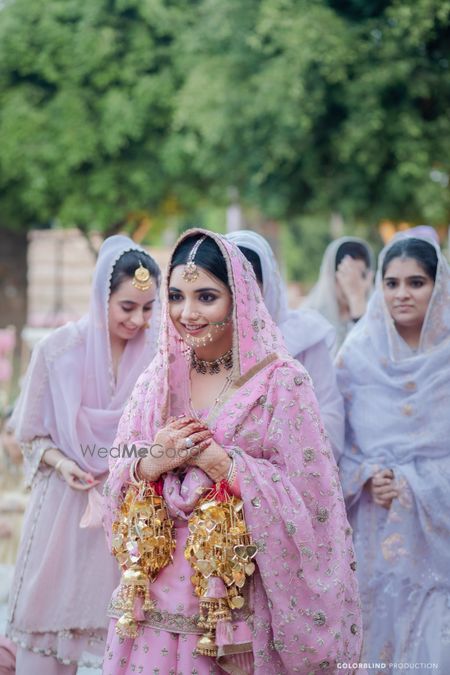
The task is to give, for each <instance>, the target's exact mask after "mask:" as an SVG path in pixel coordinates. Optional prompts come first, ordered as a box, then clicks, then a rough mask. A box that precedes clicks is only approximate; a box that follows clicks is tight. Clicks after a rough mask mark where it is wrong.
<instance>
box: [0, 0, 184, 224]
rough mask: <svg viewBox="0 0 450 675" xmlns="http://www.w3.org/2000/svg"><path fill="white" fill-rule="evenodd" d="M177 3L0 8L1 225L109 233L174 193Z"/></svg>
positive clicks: (26, 3)
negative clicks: (170, 139)
mask: <svg viewBox="0 0 450 675" xmlns="http://www.w3.org/2000/svg"><path fill="white" fill-rule="evenodd" d="M182 8H183V2H178V3H177V4H174V3H171V2H164V0H116V1H115V2H112V1H110V0H32V1H31V0H13V1H11V2H9V3H6V6H5V7H4V8H3V9H2V10H1V11H0V109H1V116H0V147H1V148H2V151H1V153H0V187H1V202H0V204H1V209H2V216H3V220H4V221H5V222H10V223H23V222H25V223H32V222H33V221H34V222H36V221H40V222H42V221H48V220H51V219H55V218H56V219H58V220H59V221H60V222H62V223H76V224H81V225H89V226H93V227H101V228H104V227H107V226H110V225H111V224H112V223H115V222H116V221H119V222H120V221H122V220H123V218H124V217H126V216H127V214H130V213H132V212H134V211H139V212H140V211H142V210H143V209H156V208H157V207H158V205H160V204H161V202H162V201H163V200H164V199H165V197H166V195H167V194H168V193H169V189H168V179H167V176H166V173H165V171H164V167H163V162H162V159H161V153H162V148H163V146H164V143H165V140H166V138H167V136H168V134H169V133H170V120H171V115H172V104H173V92H174V91H175V89H176V87H177V82H176V73H175V71H174V69H173V65H172V60H171V44H172V41H173V33H174V31H176V30H177V26H178V22H179V13H178V12H179V11H180V10H181V9H182Z"/></svg>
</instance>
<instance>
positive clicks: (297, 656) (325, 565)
mask: <svg viewBox="0 0 450 675" xmlns="http://www.w3.org/2000/svg"><path fill="white" fill-rule="evenodd" d="M193 232H201V233H202V234H204V235H206V236H209V237H212V238H213V239H214V240H215V241H216V242H217V244H218V246H219V247H220V249H221V251H222V253H223V254H224V257H225V260H226V262H227V266H228V275H229V279H230V285H231V288H232V292H233V298H234V303H233V324H234V345H233V349H234V352H233V353H234V359H233V371H232V373H233V385H232V387H231V389H230V390H229V391H228V394H227V397H226V399H225V400H223V401H222V403H221V404H220V405H219V406H216V407H215V408H213V409H212V411H211V412H210V415H209V417H208V419H207V423H208V425H209V426H210V428H211V429H212V431H213V433H214V438H215V439H216V441H217V442H218V443H220V444H221V445H222V446H223V447H225V448H226V449H227V450H229V451H234V453H235V457H236V462H237V465H238V473H239V481H240V486H241V493H242V498H243V500H244V504H245V516H246V520H247V524H248V526H249V528H250V529H251V531H252V533H253V537H254V539H255V540H256V542H257V544H258V547H259V552H258V554H257V556H256V563H257V572H256V573H255V576H254V582H253V585H252V592H251V605H252V609H253V613H254V616H253V647H252V649H253V654H254V659H255V670H254V672H255V673H256V674H257V675H269V674H270V675H273V673H278V672H279V673H291V672H292V673H293V672H299V673H307V672H316V671H317V672H318V671H319V670H320V672H329V673H330V672H335V671H336V672H337V666H336V663H337V662H338V661H346V662H348V661H353V660H354V659H355V658H358V656H359V651H360V645H361V629H360V613H359V602H358V591H357V585H356V578H355V575H354V573H353V571H352V568H351V563H352V560H353V551H352V543H351V531H350V529H349V527H348V523H347V520H346V515H345V508H344V503H343V498H342V493H341V488H340V485H339V480H338V475H337V468H336V464H335V462H334V459H333V456H332V452H331V450H330V447H329V444H328V441H327V438H326V435H325V433H324V429H323V425H322V422H321V420H320V416H319V414H318V407H317V401H316V399H315V396H314V393H313V390H312V387H311V384H310V380H309V377H308V375H307V374H306V372H305V370H304V369H303V368H302V366H301V365H300V364H299V363H298V362H296V361H294V360H293V359H292V358H291V357H290V356H289V355H288V353H287V351H286V348H285V347H284V345H283V342H282V338H281V335H280V333H279V331H278V329H277V328H276V326H275V324H274V323H273V321H272V319H271V318H270V315H269V313H268V311H267V309H266V307H265V305H264V303H263V300H262V297H261V294H260V291H259V288H258V286H257V283H256V279H255V276H254V273H253V270H252V269H251V265H250V263H248V262H247V261H246V259H245V258H244V256H243V255H242V254H241V253H240V251H239V250H238V248H237V247H236V246H235V245H234V244H232V243H231V242H229V241H227V240H226V239H224V238H223V237H221V236H220V235H216V234H213V233H211V232H207V231H203V230H194V231H192V230H191V231H189V232H187V233H185V234H184V235H183V237H185V236H188V235H189V234H191V233H193ZM183 237H182V238H181V239H183ZM165 293H166V296H167V282H166V284H165ZM188 383H189V376H188V363H187V360H186V357H185V354H184V346H183V343H182V342H181V341H180V338H179V336H178V334H177V333H176V331H175V329H174V327H173V325H172V323H171V321H170V319H169V316H168V306H167V297H166V298H165V302H164V305H163V318H162V325H161V334H160V341H159V351H158V355H157V357H156V358H155V360H154V361H153V363H152V364H151V366H150V367H149V368H148V369H147V371H146V372H145V373H144V374H143V375H142V376H141V377H140V378H139V381H138V383H137V385H136V387H135V390H134V392H133V395H132V397H131V399H130V402H129V404H128V406H127V408H126V410H125V413H124V415H123V417H122V420H121V422H120V425H119V431H118V438H117V439H116V444H123V443H125V442H128V443H129V442H130V441H133V442H135V443H136V444H137V445H139V444H142V445H145V446H148V444H149V443H151V441H152V439H153V438H154V436H155V433H156V431H157V430H158V429H159V428H161V427H162V426H163V425H164V424H165V422H166V420H167V418H168V417H169V415H177V414H181V413H186V414H192V411H191V409H190V404H189V384H188ZM129 463H130V461H129V460H117V461H113V462H111V465H110V476H109V479H108V483H107V489H106V493H107V500H108V514H107V518H106V520H107V528H108V529H109V531H110V527H111V522H112V520H113V519H114V517H115V513H116V510H117V507H118V505H119V504H120V501H121V499H122V495H123V488H124V486H125V485H126V483H127V482H128V480H129V477H128V472H129ZM199 474H200V475H202V476H203V478H200V484H204V485H208V484H210V481H209V478H207V476H205V475H204V474H202V472H199V470H198V469H190V470H188V472H187V475H186V477H185V479H184V481H183V484H182V486H181V487H180V488H179V489H176V479H175V478H174V476H173V474H168V475H167V476H166V477H165V486H164V496H165V498H166V502H167V503H168V506H169V508H171V509H172V512H173V510H176V511H177V514H178V515H181V516H182V515H183V512H184V513H185V516H187V515H188V513H189V512H190V511H191V510H192V507H193V504H195V501H196V499H197V496H196V494H195V489H197V488H198V485H199V480H198V479H197V480H194V475H197V476H198V475H199ZM183 487H184V488H187V489H185V490H184V491H183ZM168 488H170V489H168ZM228 672H235V671H233V670H229V671H228ZM236 672H237V671H236Z"/></svg>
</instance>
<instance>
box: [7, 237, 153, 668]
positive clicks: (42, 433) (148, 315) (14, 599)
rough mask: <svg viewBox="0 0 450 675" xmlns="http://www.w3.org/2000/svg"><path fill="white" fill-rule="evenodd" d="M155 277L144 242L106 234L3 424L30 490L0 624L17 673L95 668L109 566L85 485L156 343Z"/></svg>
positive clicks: (97, 506)
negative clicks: (85, 295) (80, 312)
mask: <svg viewBox="0 0 450 675" xmlns="http://www.w3.org/2000/svg"><path fill="white" fill-rule="evenodd" d="M159 277H160V273H159V269H158V266H157V265H156V263H155V262H154V260H153V259H152V258H151V257H150V256H149V255H148V254H147V253H146V252H145V251H144V249H142V248H141V247H140V246H138V245H137V244H135V243H134V242H133V241H131V240H130V239H128V238H127V237H123V236H114V237H110V238H109V239H107V240H106V241H105V242H104V243H103V245H102V247H101V249H100V252H99V257H98V260H97V264H96V268H95V274H94V281H93V286H92V293H91V303H90V308H89V314H88V315H87V316H85V317H84V318H83V319H81V320H80V321H78V322H76V323H69V324H67V325H66V326H63V327H62V328H60V329H58V330H57V331H55V332H54V333H53V334H51V335H50V336H49V337H48V338H46V339H45V340H43V341H42V342H41V343H39V344H38V346H37V347H36V348H35V350H34V352H33V356H32V360H31V363H30V366H29V368H28V371H27V375H26V378H25V382H24V385H23V389H22V392H21V395H20V398H19V400H18V403H17V406H16V408H15V410H14V414H13V417H12V420H11V423H10V426H11V427H12V429H13V430H14V433H15V436H16V438H17V440H18V441H19V442H20V443H21V444H22V447H23V452H24V470H25V476H26V480H27V483H28V485H29V486H31V488H32V492H31V498H30V502H29V505H28V509H27V513H26V516H25V522H24V527H23V535H22V542H21V547H20V550H19V554H18V560H17V565H16V573H15V579H14V583H13V588H12V592H11V596H10V605H9V617H8V621H9V623H8V629H7V630H8V634H9V636H10V637H11V639H12V640H14V642H16V643H17V645H18V650H17V665H16V672H17V673H18V675H30V674H31V673H33V675H52V674H61V675H62V674H66V673H67V675H71V674H73V673H76V671H77V667H78V665H93V664H96V665H99V664H100V661H101V658H100V657H101V655H102V653H103V651H104V638H105V634H106V631H105V628H106V625H107V619H106V608H107V604H108V601H109V598H110V595H111V592H112V589H113V588H114V586H115V585H116V583H117V569H116V565H115V561H114V560H113V559H112V558H111V556H110V555H109V552H108V550H107V547H106V546H105V541H104V536H103V532H102V529H101V521H100V519H99V515H101V496H100V494H99V492H98V491H97V486H98V487H99V489H100V488H101V484H102V483H103V482H104V479H105V476H106V473H107V471H108V457H107V454H108V449H109V448H111V446H112V442H113V440H114V436H115V433H116V430H117V425H118V422H119V419H120V416H121V414H122V411H123V407H124V405H125V402H126V400H127V398H128V397H129V395H130V393H131V391H132V388H133V386H134V384H135V382H136V380H137V378H138V376H139V375H140V373H141V372H142V371H143V370H144V368H145V367H146V366H147V365H148V363H149V362H150V360H151V359H152V357H153V355H154V353H155V350H156V337H157V331H158V321H159V308H158V307H155V305H157V304H158V299H157V298H158V285H159ZM149 322H151V327H150V328H149V325H148V324H149ZM100 448H102V450H100ZM99 512H100V514H99Z"/></svg>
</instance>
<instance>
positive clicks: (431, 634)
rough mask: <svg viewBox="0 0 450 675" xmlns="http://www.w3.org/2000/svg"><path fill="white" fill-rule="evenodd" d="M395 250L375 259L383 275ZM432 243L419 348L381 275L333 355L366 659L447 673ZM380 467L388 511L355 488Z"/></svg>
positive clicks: (447, 333)
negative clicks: (404, 334) (389, 474)
mask: <svg viewBox="0 0 450 675" xmlns="http://www.w3.org/2000/svg"><path fill="white" fill-rule="evenodd" d="M400 236H404V235H400ZM397 239H398V237H396V238H395V240H394V241H396V240H397ZM430 243H432V242H430ZM391 245H392V244H390V245H389V246H388V247H386V248H385V249H384V250H383V251H382V253H381V254H380V261H379V270H381V267H382V264H383V258H384V256H385V255H386V252H387V251H388V250H389V248H390V246H391ZM433 245H434V246H435V248H436V252H437V255H438V261H439V263H438V270H437V276H436V281H435V286H434V291H433V295H432V297H431V300H430V303H429V306H428V311H427V315H426V318H425V321H424V325H423V328H422V333H421V339H420V345H419V348H418V349H417V351H413V350H411V349H410V347H408V345H407V344H406V343H405V342H404V341H403V340H402V338H401V337H400V335H399V334H398V333H397V331H396V329H395V326H394V323H393V321H392V318H391V317H390V315H389V312H388V310H387V307H386V305H385V302H384V298H383V291H382V279H381V272H380V271H379V272H378V276H377V281H376V291H375V293H374V295H373V297H372V298H371V300H370V303H369V306H368V310H367V313H366V315H365V317H364V318H363V319H362V320H361V321H360V322H359V323H358V325H357V326H356V327H355V329H354V330H353V331H352V333H351V334H350V335H349V337H348V338H347V340H346V342H345V343H344V346H343V347H342V349H341V351H340V353H339V355H338V358H337V374H338V384H339V386H340V389H341V391H342V394H343V396H344V400H345V407H346V443H345V452H344V456H343V457H342V459H341V462H340V470H341V478H342V482H343V489H344V495H345V498H346V502H347V505H348V508H349V518H350V522H351V524H352V525H353V527H354V530H355V548H356V553H357V559H358V564H359V570H360V577H359V579H360V588H361V597H362V603H363V609H365V613H364V621H365V622H364V628H365V652H364V656H365V658H366V659H367V660H375V661H376V660H380V659H381V660H385V661H386V660H387V661H393V662H395V661H397V662H398V661H402V660H403V661H408V662H415V661H417V662H425V663H428V662H429V663H431V662H440V668H441V670H439V672H442V673H444V672H448V671H449V669H450V648H449V637H450V609H449V608H450V583H449V580H448V574H449V569H450V554H449V541H450V524H449V522H450V521H449V517H448V514H449V513H450V490H449V485H450V446H449V437H450V421H449V415H448V401H449V398H450V285H449V284H450V275H449V269H448V264H447V261H446V260H445V258H444V257H443V255H442V254H441V252H440V250H439V248H438V246H437V245H436V244H435V243H434V242H433ZM380 468H391V469H393V470H394V473H395V477H396V479H397V481H398V483H399V486H400V488H401V491H400V496H399V498H398V499H395V500H394V501H393V503H392V506H391V508H390V510H389V511H387V510H385V509H383V508H381V507H379V506H376V505H375V504H374V503H373V501H372V500H371V498H370V496H369V495H368V492H367V490H366V489H363V487H364V484H365V482H366V481H367V480H368V479H369V478H370V477H371V476H372V475H373V474H374V473H375V471H376V470H377V469H380Z"/></svg>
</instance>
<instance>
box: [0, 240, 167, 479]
mask: <svg viewBox="0 0 450 675" xmlns="http://www.w3.org/2000/svg"><path fill="white" fill-rule="evenodd" d="M133 250H136V251H142V250H144V249H142V247H140V246H139V245H138V244H135V243H134V242H133V241H132V240H131V239H129V238H128V237H124V236H121V235H116V236H113V237H109V238H108V239H106V240H105V241H104V243H103V244H102V246H101V248H100V252H99V257H98V260H97V264H96V267H95V272H94V279H93V284H92V291H91V300H90V307H89V313H88V315H87V316H85V317H83V318H82V319H80V320H79V321H77V322H76V323H69V324H67V325H66V326H63V327H62V328H59V329H58V330H56V331H55V332H54V333H52V334H51V335H50V336H49V337H48V338H46V339H44V340H43V341H42V342H41V343H39V344H38V345H37V346H36V348H35V349H34V351H33V355H32V359H31V363H30V365H29V367H28V371H27V374H26V377H25V381H24V384H23V387H22V391H21V394H20V397H19V399H18V402H17V404H16V407H15V410H14V414H13V417H12V420H11V423H10V426H11V427H12V428H13V429H14V431H15V435H16V438H17V440H18V441H20V442H21V443H23V444H29V443H30V442H31V441H33V440H34V439H36V438H43V439H46V438H49V439H50V445H53V446H54V447H57V448H59V449H60V450H61V451H62V452H63V453H64V454H65V455H66V456H67V457H69V458H70V459H73V460H75V461H76V462H77V464H79V466H80V467H81V468H82V469H84V470H85V471H91V472H92V473H93V474H94V475H95V476H98V475H101V474H104V473H105V472H107V470H108V460H107V458H104V457H99V456H98V454H97V453H96V452H94V453H93V454H92V455H91V454H90V453H89V452H85V453H83V452H82V450H81V446H83V447H84V448H85V447H86V446H87V445H89V446H91V447H93V446H94V445H96V446H97V448H98V447H106V448H109V447H111V444H112V441H113V440H114V436H115V433H116V430H117V425H118V423H119V420H120V416H121V414H122V412H123V408H124V405H125V403H126V401H127V399H128V397H129V395H130V393H131V391H132V388H133V386H134V384H135V382H136V380H137V378H138V376H139V375H140V374H141V373H142V371H143V370H144V368H145V367H146V366H147V365H148V364H149V362H150V361H151V359H152V357H153V356H154V354H155V347H156V337H157V334H158V328H159V313H160V312H159V300H158V299H157V300H156V302H155V307H154V310H153V314H152V321H151V327H150V328H149V329H146V330H142V331H140V332H139V334H138V335H137V336H136V337H135V338H134V339H133V340H130V341H129V342H128V343H127V345H126V347H125V350H124V353H123V355H122V358H121V361H120V366H119V371H118V376H117V383H115V382H114V377H113V372H112V361H111V347H110V340H109V330H108V302H109V285H110V279H111V274H112V271H113V268H114V265H115V263H116V262H117V260H118V259H119V258H120V257H121V256H122V255H123V254H124V253H125V252H127V251H133ZM47 445H48V443H47ZM43 447H44V446H43ZM27 457H28V455H27V452H25V471H26V474H27V479H28V482H31V480H32V478H33V473H34V471H35V470H36V468H37V464H38V462H37V463H36V462H28V461H27Z"/></svg>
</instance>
